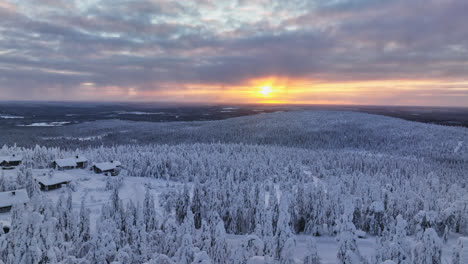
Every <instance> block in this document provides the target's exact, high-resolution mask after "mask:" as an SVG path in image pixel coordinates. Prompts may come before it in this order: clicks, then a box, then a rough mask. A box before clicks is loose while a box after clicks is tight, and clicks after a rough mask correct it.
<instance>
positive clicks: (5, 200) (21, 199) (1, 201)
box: [0, 189, 29, 207]
mask: <svg viewBox="0 0 468 264" xmlns="http://www.w3.org/2000/svg"><path fill="white" fill-rule="evenodd" d="M27 202H29V196H28V193H27V192H26V189H19V190H14V191H8V192H0V207H7V206H12V205H14V204H22V203H27Z"/></svg>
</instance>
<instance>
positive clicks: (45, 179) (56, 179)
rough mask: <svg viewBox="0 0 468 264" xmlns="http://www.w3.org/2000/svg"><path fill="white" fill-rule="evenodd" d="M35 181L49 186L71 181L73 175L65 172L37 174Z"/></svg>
mask: <svg viewBox="0 0 468 264" xmlns="http://www.w3.org/2000/svg"><path fill="white" fill-rule="evenodd" d="M35 179H36V181H37V182H39V183H42V184H43V185H46V186H50V185H55V184H59V183H65V182H71V181H72V180H73V177H72V176H70V175H68V174H65V173H55V174H52V176H49V175H46V176H39V177H35Z"/></svg>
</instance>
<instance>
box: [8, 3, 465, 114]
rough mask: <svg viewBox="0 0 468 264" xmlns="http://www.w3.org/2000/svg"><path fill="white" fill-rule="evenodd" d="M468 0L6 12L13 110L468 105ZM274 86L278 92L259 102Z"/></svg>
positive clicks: (40, 6) (59, 7) (31, 6)
mask: <svg viewBox="0 0 468 264" xmlns="http://www.w3.org/2000/svg"><path fill="white" fill-rule="evenodd" d="M466 10H468V2H467V1H465V0H411V1H407V0H331V1H330V0H327V1H324V0H292V1H282V0H250V1H247V0H237V1H218V0H194V1H171V0H82V1H71V0H0V17H1V19H0V90H1V93H0V99H4V100H10V99H14V100H15V99H28V100H29V99H33V100H136V101H137V100H142V101H143V100H144V101H151V100H156V101H158V100H161V101H162V100H171V101H184V102H202V101H206V102H215V103H222V102H240V103H252V102H277V103H355V104H419V105H449V106H450V105H452V106H468V27H467V25H468V17H467V15H466ZM266 84H268V85H271V86H272V93H271V95H268V96H262V95H261V94H259V93H258V92H256V91H257V89H258V87H261V86H262V85H266Z"/></svg>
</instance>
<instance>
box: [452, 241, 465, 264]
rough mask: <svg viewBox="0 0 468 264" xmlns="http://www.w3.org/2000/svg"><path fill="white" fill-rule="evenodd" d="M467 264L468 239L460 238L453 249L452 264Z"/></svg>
mask: <svg viewBox="0 0 468 264" xmlns="http://www.w3.org/2000/svg"><path fill="white" fill-rule="evenodd" d="M464 263H468V238H467V237H460V238H459V239H458V241H457V244H456V245H455V246H454V247H453V253H452V264H464Z"/></svg>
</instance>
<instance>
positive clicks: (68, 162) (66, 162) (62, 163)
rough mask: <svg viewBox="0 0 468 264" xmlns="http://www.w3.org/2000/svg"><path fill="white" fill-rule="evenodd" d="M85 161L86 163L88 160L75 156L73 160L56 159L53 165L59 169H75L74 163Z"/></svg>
mask: <svg viewBox="0 0 468 264" xmlns="http://www.w3.org/2000/svg"><path fill="white" fill-rule="evenodd" d="M86 161H88V159H86V157H83V156H76V157H73V158H66V159H56V160H55V163H56V164H57V165H58V166H59V167H75V166H76V165H77V164H76V163H78V162H86Z"/></svg>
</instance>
